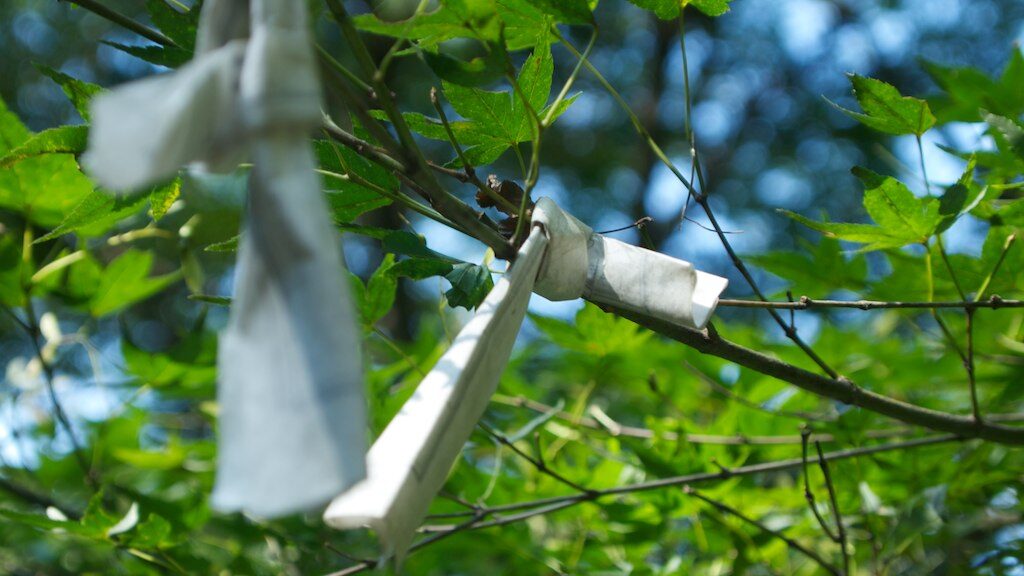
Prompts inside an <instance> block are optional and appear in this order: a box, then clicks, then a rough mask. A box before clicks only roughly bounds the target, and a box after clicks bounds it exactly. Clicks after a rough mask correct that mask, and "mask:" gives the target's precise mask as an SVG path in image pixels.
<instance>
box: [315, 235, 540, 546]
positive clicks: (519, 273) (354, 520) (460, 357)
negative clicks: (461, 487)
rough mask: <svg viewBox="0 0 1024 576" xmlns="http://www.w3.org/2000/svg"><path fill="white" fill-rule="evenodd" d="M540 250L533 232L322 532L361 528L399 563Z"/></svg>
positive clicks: (521, 305) (510, 337) (476, 403)
mask: <svg viewBox="0 0 1024 576" xmlns="http://www.w3.org/2000/svg"><path fill="white" fill-rule="evenodd" d="M547 244H548V239H547V235H546V233H545V232H544V231H543V228H542V227H540V226H536V227H534V228H533V230H532V232H531V234H530V236H529V238H528V239H527V240H526V242H525V243H524V244H523V246H522V248H521V249H520V251H519V254H518V256H517V258H516V261H515V264H514V265H513V266H512V268H511V270H510V271H509V272H508V273H506V274H505V275H504V276H503V277H502V278H501V279H500V280H499V281H498V283H497V284H496V285H495V287H494V289H493V290H491V293H490V294H489V295H488V296H487V298H486V300H484V302H483V304H481V305H480V308H479V310H477V313H476V315H475V316H473V318H472V319H471V320H470V321H469V322H468V323H467V324H466V326H465V327H464V328H463V329H462V331H461V332H459V335H458V336H457V337H456V338H455V341H454V342H453V343H452V346H451V348H449V350H448V351H447V352H446V353H445V354H444V356H442V357H441V359H440V360H438V362H437V365H436V366H435V367H434V369H433V370H431V371H430V373H429V374H427V376H426V377H425V378H424V379H423V381H422V382H421V383H420V385H419V387H417V388H416V392H415V393H414V394H413V395H412V397H411V398H409V400H408V401H406V403H405V405H404V406H402V410H401V411H400V412H399V413H398V414H397V415H396V416H395V418H394V419H393V420H392V421H391V422H390V423H389V424H388V426H387V428H386V429H385V430H384V432H383V433H382V434H381V436H380V438H378V439H377V441H376V442H375V443H374V444H373V447H372V448H371V449H370V453H369V456H368V457H367V466H368V472H369V473H368V475H367V478H366V480H364V481H362V482H360V483H359V484H356V485H355V486H354V487H353V488H352V489H351V490H349V491H348V492H346V493H344V494H342V495H341V496H339V497H338V498H336V499H335V500H334V501H333V502H332V503H331V505H330V506H329V507H328V508H327V511H326V512H325V513H324V520H325V521H326V522H327V523H328V524H329V525H331V526H333V527H335V528H359V527H363V526H369V527H370V528H372V529H373V530H375V531H376V532H377V534H378V535H379V538H380V540H381V545H382V555H383V557H385V558H386V557H390V556H393V557H394V558H395V561H396V562H397V563H401V561H402V559H403V558H404V556H405V552H406V550H407V549H408V547H409V544H410V543H411V542H412V538H413V536H414V534H415V531H416V528H418V527H419V525H420V523H421V522H422V521H423V518H424V516H425V515H426V512H427V509H428V507H429V506H430V502H431V501H432V500H433V499H434V496H435V495H436V494H437V491H438V490H440V488H441V486H442V485H443V484H444V481H445V478H446V477H447V475H448V472H449V470H450V469H451V467H452V464H453V463H454V462H455V459H456V458H457V457H458V455H459V452H460V451H461V450H462V447H463V445H465V443H466V440H467V439H468V438H469V435H470V433H471V432H472V431H473V428H474V427H475V426H476V423H477V421H478V420H479V419H480V417H481V416H482V415H483V412H484V409H485V408H486V407H487V403H488V402H489V401H490V398H491V395H492V394H493V393H494V390H495V388H496V387H497V385H498V380H499V378H500V377H501V373H502V372H503V371H504V369H505V364H506V363H507V362H508V358H509V355H510V354H511V351H512V345H513V344H514V343H515V339H516V335H517V334H518V333H519V327H520V325H521V324H522V322H523V316H524V314H525V313H526V307H527V305H528V304H529V301H530V292H531V290H532V289H533V284H534V280H535V279H536V277H537V271H538V269H539V267H540V263H541V259H542V258H543V256H544V253H545V248H546V247H547Z"/></svg>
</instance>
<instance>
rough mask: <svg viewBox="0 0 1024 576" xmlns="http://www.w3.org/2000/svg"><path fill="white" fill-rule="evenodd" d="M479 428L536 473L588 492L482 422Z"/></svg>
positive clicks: (578, 490)
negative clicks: (535, 470)
mask: <svg viewBox="0 0 1024 576" xmlns="http://www.w3.org/2000/svg"><path fill="white" fill-rule="evenodd" d="M479 426H480V428H481V429H482V430H483V431H484V432H486V433H487V435H488V436H490V437H491V438H493V439H494V440H495V441H497V442H498V443H499V444H502V445H504V446H507V447H508V448H509V449H511V450H512V451H513V452H515V453H516V455H518V456H519V457H520V458H522V459H523V460H526V461H527V462H529V463H530V464H532V465H533V467H534V468H536V469H537V471H538V472H541V473H543V474H546V475H548V476H550V477H552V478H554V479H555V480H557V481H559V482H561V483H562V484H565V485H566V486H568V487H570V488H572V489H573V490H576V491H577V492H589V490H588V489H586V488H584V487H583V486H580V485H579V484H577V483H576V482H573V481H572V480H569V479H568V478H566V477H565V476H562V475H561V474H559V473H558V472H556V471H555V470H552V469H551V468H550V467H549V466H548V465H547V463H546V462H544V460H543V459H542V458H534V457H533V456H530V455H529V454H527V453H526V452H524V451H523V450H522V449H521V448H519V447H518V446H516V444H515V442H512V441H511V440H509V439H508V437H506V436H505V435H504V434H502V433H500V432H498V431H496V430H494V429H493V428H491V427H490V426H488V425H487V424H484V423H483V422H480V423H479Z"/></svg>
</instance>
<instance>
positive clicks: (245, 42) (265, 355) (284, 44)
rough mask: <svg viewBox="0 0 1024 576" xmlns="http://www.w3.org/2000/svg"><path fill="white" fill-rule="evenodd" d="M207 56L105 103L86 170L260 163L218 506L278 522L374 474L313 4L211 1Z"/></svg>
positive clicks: (127, 171)
mask: <svg viewBox="0 0 1024 576" xmlns="http://www.w3.org/2000/svg"><path fill="white" fill-rule="evenodd" d="M246 37H247V39H246ZM197 45H198V48H199V52H198V55H197V57H196V58H195V59H194V60H193V61H192V62H190V63H188V64H186V65H185V66H183V67H182V68H181V69H180V70H178V71H177V72H174V73H170V74H167V75H163V76H160V77H156V78H152V79H147V80H143V81H140V82H137V83H133V84H130V85H128V86H125V87H122V88H118V89H117V90H114V91H112V92H110V93H108V94H104V95H101V96H99V97H97V98H96V101H95V103H94V105H93V125H92V128H91V131H90V146H89V152H88V153H87V154H86V155H85V158H84V164H85V166H86V168H87V169H88V170H89V171H90V172H91V173H92V174H93V176H94V177H96V178H97V179H98V180H99V181H100V182H101V183H103V184H104V185H106V186H109V187H111V188H113V189H133V188H139V187H142V186H145V185H148V184H151V183H153V182H156V181H159V180H162V179H165V178H168V177H170V176H172V175H173V174H174V173H176V172H177V170H178V169H179V168H180V167H181V166H182V165H183V164H188V163H202V164H205V165H206V166H208V167H213V168H234V166H236V165H237V162H238V161H239V160H241V159H242V158H244V157H245V156H246V155H248V156H249V157H250V158H251V161H252V163H253V168H252V172H251V174H250V194H249V210H248V219H247V224H246V230H245V233H244V234H243V238H242V242H241V246H240V249H239V253H238V267H237V270H236V276H235V284H236V291H235V298H234V301H233V304H232V308H231V317H230V319H229V325H228V329H227V331H226V332H225V333H224V335H223V336H222V339H221V349H220V351H219V354H218V372H219V374H218V377H219V386H218V400H219V408H220V415H219V426H220V430H219V454H218V459H217V484H216V487H215V489H214V494H213V497H212V503H213V505H214V506H215V507H217V508H219V509H221V510H228V511H233V510H245V511H249V512H252V513H254V514H256V515H259V516H277V515H282V514H287V513H291V512H295V511H299V510H303V509H306V508H309V507H311V506H314V505H317V504H322V503H325V502H327V500H329V499H330V498H331V497H332V496H334V495H336V494H337V493H339V492H340V491H342V490H344V489H345V488H347V487H349V486H351V485H352V484H353V483H355V482H356V481H358V480H360V479H362V478H363V477H364V476H365V450H366V425H365V421H366V416H365V404H364V400H363V378H362V366H361V354H360V346H359V332H358V331H357V328H356V323H355V320H354V315H353V310H352V308H351V305H350V303H349V295H348V289H347V284H346V277H345V271H344V267H343V262H342V257H341V252H340V247H339V243H338V237H337V234H336V232H335V231H334V229H333V226H332V224H331V221H330V217H329V209H328V206H327V204H326V201H325V199H324V197H323V194H322V192H321V187H320V181H319V178H318V176H316V174H315V172H314V170H315V168H316V163H315V159H314V157H313V154H312V151H311V149H310V145H309V140H308V134H309V132H310V131H312V130H313V129H314V128H315V127H317V126H319V123H320V121H321V112H320V86H319V81H318V78H317V74H316V59H315V55H314V53H313V49H312V43H311V40H310V38H309V33H308V22H307V15H306V3H305V2H303V1H296V0H252V1H251V3H250V2H249V1H248V0H207V2H206V3H205V4H204V6H203V12H202V17H201V22H200V29H199V31H198V34H197Z"/></svg>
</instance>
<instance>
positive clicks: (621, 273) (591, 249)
mask: <svg viewBox="0 0 1024 576" xmlns="http://www.w3.org/2000/svg"><path fill="white" fill-rule="evenodd" d="M533 221H534V223H536V224H542V225H543V226H544V227H545V228H546V229H547V230H548V232H549V234H550V238H551V246H550V247H549V248H548V255H547V257H545V259H544V263H543V265H542V267H541V271H540V276H539V277H538V278H537V285H536V286H535V287H534V291H535V292H536V293H537V294H540V295H541V296H544V297H545V298H547V299H549V300H554V301H558V300H573V299H576V298H580V297H582V298H586V299H588V300H590V301H592V302H596V303H598V304H604V305H606V306H611V307H615V308H622V309H625V310H630V311H633V312H639V313H641V314H645V315H648V316H653V317H656V318H661V319H663V320H667V321H669V322H672V323H673V324H677V325H679V326H685V327H687V328H696V329H698V330H703V329H704V327H705V326H706V325H707V323H708V321H709V320H710V319H711V315H712V314H713V313H714V311H715V307H716V306H717V305H718V298H719V296H720V295H721V294H722V292H723V291H724V290H725V287H726V286H727V285H728V284H729V281H728V280H726V279H725V278H722V277H720V276H715V275H713V274H708V273H706V272H702V271H700V270H697V269H695V268H694V267H693V264H690V263H689V262H686V261H683V260H678V259H676V258H672V257H670V256H666V255H664V254H660V253H658V252H653V251H651V250H646V249H644V248H640V247H637V246H631V245H629V244H626V243H625V242H620V241H618V240H614V239H612V238H606V237H604V236H602V235H600V234H595V233H594V231H593V230H591V229H590V227H588V226H587V225H586V224H584V223H582V222H580V221H579V220H577V219H576V218H574V217H573V216H572V215H571V214H568V213H567V212H565V211H564V210H562V209H561V208H559V207H558V205H557V204H555V203H554V201H552V200H551V199H550V198H541V199H540V200H538V201H537V205H536V206H535V207H534V209H533Z"/></svg>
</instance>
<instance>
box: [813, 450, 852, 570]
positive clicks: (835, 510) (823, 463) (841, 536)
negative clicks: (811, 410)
mask: <svg viewBox="0 0 1024 576" xmlns="http://www.w3.org/2000/svg"><path fill="white" fill-rule="evenodd" d="M814 449H815V450H817V452H818V466H819V467H821V473H822V474H823V475H824V476H825V488H826V489H827V490H828V497H829V501H830V502H831V503H832V514H833V515H834V516H835V517H836V532H838V534H837V538H835V542H836V543H837V544H839V550H840V551H841V552H842V554H843V574H845V575H847V576H849V574H850V551H849V550H847V536H846V526H845V525H844V524H843V513H842V512H841V511H840V510H839V499H838V496H837V495H836V487H835V484H833V482H832V473H831V472H830V471H829V468H828V461H827V460H825V454H824V453H822V451H821V444H820V443H818V442H815V443H814Z"/></svg>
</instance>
